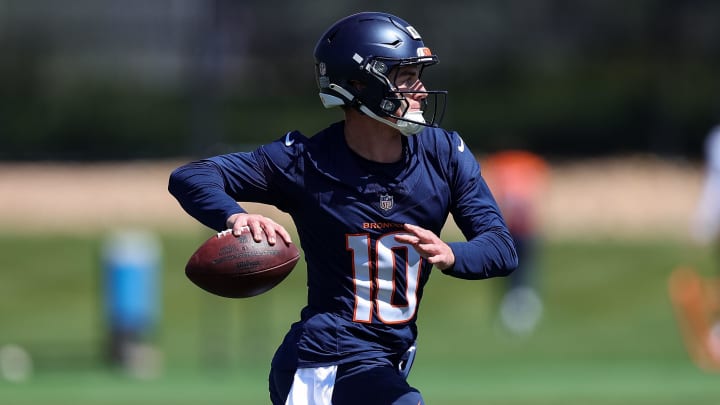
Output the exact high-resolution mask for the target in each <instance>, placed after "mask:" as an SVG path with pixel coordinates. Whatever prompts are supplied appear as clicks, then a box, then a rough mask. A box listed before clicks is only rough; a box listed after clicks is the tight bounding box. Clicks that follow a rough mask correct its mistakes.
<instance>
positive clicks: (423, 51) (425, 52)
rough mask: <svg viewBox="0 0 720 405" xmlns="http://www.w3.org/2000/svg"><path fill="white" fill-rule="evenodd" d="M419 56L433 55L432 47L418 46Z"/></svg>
mask: <svg viewBox="0 0 720 405" xmlns="http://www.w3.org/2000/svg"><path fill="white" fill-rule="evenodd" d="M417 56H420V57H422V56H432V51H431V50H430V48H425V47H423V48H418V49H417Z"/></svg>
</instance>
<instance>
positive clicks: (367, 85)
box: [352, 56, 447, 135]
mask: <svg viewBox="0 0 720 405" xmlns="http://www.w3.org/2000/svg"><path fill="white" fill-rule="evenodd" d="M435 63H437V57H434V56H433V57H423V58H412V59H405V60H397V59H390V58H381V57H377V58H370V59H369V60H367V61H366V62H364V63H362V64H361V65H360V68H361V69H362V70H363V72H364V73H366V74H365V78H366V80H363V81H362V86H361V88H360V90H356V91H353V93H354V95H355V98H354V100H353V103H352V105H353V106H354V107H355V108H357V109H359V110H360V111H361V112H363V113H365V114H367V115H368V116H370V117H371V118H373V119H375V120H378V121H380V122H382V123H384V124H387V125H389V126H391V127H393V128H395V129H397V130H399V131H400V132H401V133H402V134H403V135H413V134H416V133H418V132H420V131H422V129H423V128H424V127H437V126H438V125H439V123H440V121H441V120H442V117H443V115H444V114H445V105H446V103H445V101H446V97H447V92H446V91H431V90H427V89H425V88H424V87H422V86H419V88H417V89H414V88H412V87H415V86H411V87H407V88H402V89H401V88H398V86H397V85H396V83H397V75H398V74H399V72H400V68H401V67H404V66H411V65H418V66H419V69H420V70H419V72H418V76H417V82H416V83H417V84H420V79H421V77H422V73H423V70H424V69H425V67H427V66H430V65H433V64H435ZM418 95H420V96H421V99H420V100H419V102H420V108H419V109H410V102H409V100H408V98H409V97H414V98H418Z"/></svg>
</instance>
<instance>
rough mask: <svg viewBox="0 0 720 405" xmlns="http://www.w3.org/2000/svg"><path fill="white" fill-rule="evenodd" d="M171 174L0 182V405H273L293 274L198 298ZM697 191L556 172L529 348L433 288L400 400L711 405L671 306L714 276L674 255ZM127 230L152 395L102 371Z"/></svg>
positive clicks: (707, 256)
mask: <svg viewBox="0 0 720 405" xmlns="http://www.w3.org/2000/svg"><path fill="white" fill-rule="evenodd" d="M174 165H175V163H171V162H170V163H168V162H164V163H157V162H155V163H152V162H138V163H134V164H131V165H127V164H103V165H72V164H65V165H48V164H23V165H0V347H1V346H3V345H7V344H15V345H20V346H22V347H23V348H24V349H25V350H26V351H27V352H28V353H29V354H30V355H31V357H32V360H33V365H34V372H33V374H32V376H31V377H30V378H29V379H27V380H26V381H23V382H19V383H14V382H10V381H6V380H3V379H2V378H0V405H65V404H67V405H96V404H118V405H120V404H138V405H141V404H142V405H145V404H147V405H160V404H174V405H184V404H188V405H190V404H193V405H194V404H197V403H208V404H251V405H252V404H267V403H268V402H269V401H268V399H267V398H268V395H267V374H268V371H269V362H270V358H271V356H272V354H273V352H274V350H275V348H276V347H277V345H278V344H279V342H280V340H281V339H282V337H283V335H284V334H285V332H286V330H287V328H288V326H289V324H290V323H291V322H293V321H295V320H296V319H297V318H298V313H299V310H300V308H301V307H302V305H303V304H304V301H305V287H304V282H305V278H304V271H305V268H304V265H303V263H302V262H301V263H300V265H299V266H298V267H297V268H296V270H295V271H294V272H293V274H291V276H290V277H289V278H288V279H287V280H286V281H285V282H283V283H282V284H281V285H280V286H278V287H277V288H276V289H274V290H272V291H270V292H268V293H266V294H264V295H261V296H259V297H255V298H252V299H247V300H228V299H222V298H218V297H214V296H211V295H209V294H207V293H204V292H203V291H201V290H199V289H198V288H196V287H195V286H193V285H192V284H191V283H190V282H189V281H188V280H187V279H186V278H185V276H184V273H183V269H184V265H185V261H186V260H187V258H188V257H189V255H190V254H191V253H192V252H193V251H194V249H195V248H196V247H197V245H198V244H199V243H200V242H202V241H203V240H205V239H206V238H207V237H209V236H210V234H211V232H210V231H209V230H207V229H205V228H202V227H201V226H199V225H197V224H196V223H194V222H193V221H192V220H191V219H190V218H188V217H187V216H186V215H185V214H183V213H182V211H181V210H180V208H179V207H178V206H177V203H176V202H175V201H173V200H172V198H171V197H170V196H169V195H168V194H167V192H166V185H167V175H168V174H169V172H170V170H171V169H172V168H173V167H174ZM699 174H700V172H699V170H697V167H687V166H683V165H678V164H676V163H672V162H671V163H668V162H661V161H658V160H656V159H641V160H638V159H631V160H622V161H619V160H616V159H612V160H609V161H595V162H579V163H577V164H569V165H564V166H560V167H558V166H555V167H554V168H553V182H552V185H551V188H550V192H549V194H548V196H547V199H546V200H545V201H546V202H547V204H546V206H545V207H543V209H544V211H543V220H544V223H545V230H546V233H547V237H546V238H545V239H544V243H543V245H542V250H541V252H542V255H541V261H540V263H539V269H540V272H539V274H538V276H539V283H540V287H541V294H542V296H543V298H544V301H545V314H544V318H543V321H542V323H541V324H540V326H539V328H538V330H537V331H536V332H535V333H534V334H533V335H531V336H528V337H524V338H521V337H517V336H512V335H508V334H507V333H505V332H504V331H503V330H502V329H501V328H499V327H498V322H497V317H496V309H497V308H496V306H497V301H498V299H499V294H500V292H501V291H502V287H503V281H504V280H502V279H492V280H486V281H476V282H468V281H462V280H456V279H452V278H449V277H447V276H444V275H442V274H441V273H439V272H436V273H435V274H433V276H432V277H431V280H430V282H429V284H428V286H427V288H426V291H425V297H424V300H423V302H422V304H421V308H420V320H419V324H420V338H419V353H418V357H417V359H416V363H415V366H414V368H413V372H412V374H411V376H410V380H411V383H412V384H413V385H415V386H417V387H418V388H420V389H421V390H422V392H423V394H424V396H425V398H426V400H427V403H428V404H450V405H464V404H499V405H519V404H533V405H538V404H548V405H549V404H553V405H558V404H559V405H563V404H568V405H569V404H590V405H594V404H648V405H649V404H653V405H657V404H668V405H670V404H691V405H700V404H703V405H704V404H708V405H710V404H720V374H713V373H707V372H704V371H702V370H700V369H698V368H697V367H696V366H695V365H694V364H693V363H692V362H691V361H690V359H689V357H688V355H687V353H686V350H685V347H684V345H683V341H682V337H681V335H680V333H679V331H678V329H677V325H676V320H675V317H674V314H673V310H672V307H671V304H670V301H669V298H668V294H667V279H668V276H669V274H670V272H671V271H672V270H673V269H674V268H675V267H677V266H678V265H690V266H693V267H695V268H696V269H697V270H698V271H699V272H701V273H703V274H706V275H710V274H717V271H716V268H717V266H718V265H717V261H716V259H717V258H716V257H714V256H713V255H712V251H711V250H710V248H709V247H701V246H698V245H695V244H692V243H690V242H689V241H688V240H687V239H688V238H687V233H688V232H687V229H688V228H687V224H688V221H689V216H690V214H691V213H692V210H693V208H694V207H693V205H694V202H695V201H696V199H697V193H698V191H699V186H700V176H699ZM253 211H255V207H253ZM271 215H273V216H275V215H277V213H276V212H273V213H271ZM126 227H130V228H137V227H140V228H144V229H149V230H151V231H153V232H157V235H158V237H159V238H160V240H161V245H162V269H161V277H160V278H161V289H160V297H161V310H162V311H161V313H162V317H161V321H160V327H159V329H158V331H157V334H156V336H155V338H156V339H155V342H156V344H157V347H158V348H159V349H160V351H161V353H162V364H163V366H162V372H161V373H160V374H159V375H158V376H157V377H156V378H150V379H138V378H135V377H133V376H130V375H128V374H126V373H123V372H121V371H118V370H116V369H112V368H109V367H107V366H106V365H105V363H104V342H105V338H106V333H105V329H106V323H105V316H104V311H103V290H102V282H103V274H104V273H103V266H102V264H101V263H102V261H101V257H102V250H103V244H104V242H105V240H106V238H107V236H108V234H109V232H110V231H113V230H116V229H122V228H126ZM444 237H445V238H446V239H448V240H451V239H456V238H457V237H458V236H457V233H456V231H455V230H454V229H452V227H448V228H447V231H446V233H445V234H444Z"/></svg>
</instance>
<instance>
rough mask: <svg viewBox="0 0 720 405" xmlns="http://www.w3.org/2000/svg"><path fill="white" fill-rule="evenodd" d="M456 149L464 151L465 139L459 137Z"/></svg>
mask: <svg viewBox="0 0 720 405" xmlns="http://www.w3.org/2000/svg"><path fill="white" fill-rule="evenodd" d="M458 150H459V151H460V152H465V141H463V140H462V138H460V145H458Z"/></svg>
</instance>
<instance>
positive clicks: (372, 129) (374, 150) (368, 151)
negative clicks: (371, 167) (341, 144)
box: [345, 116, 403, 163]
mask: <svg viewBox="0 0 720 405" xmlns="http://www.w3.org/2000/svg"><path fill="white" fill-rule="evenodd" d="M402 136H403V135H402V134H400V132H399V131H397V130H395V129H393V128H391V127H389V126H388V125H385V124H383V123H381V122H378V121H376V120H374V119H372V118H369V117H367V116H353V117H351V116H346V120H345V141H346V142H347V144H348V147H349V148H350V149H352V151H353V152H355V153H357V154H358V155H360V156H362V157H363V158H365V159H367V160H371V161H373V162H379V163H394V162H397V161H399V160H400V159H402V156H403V143H402Z"/></svg>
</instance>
